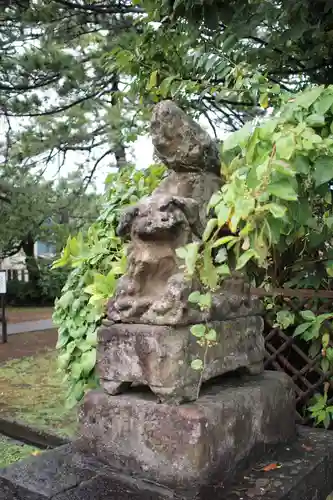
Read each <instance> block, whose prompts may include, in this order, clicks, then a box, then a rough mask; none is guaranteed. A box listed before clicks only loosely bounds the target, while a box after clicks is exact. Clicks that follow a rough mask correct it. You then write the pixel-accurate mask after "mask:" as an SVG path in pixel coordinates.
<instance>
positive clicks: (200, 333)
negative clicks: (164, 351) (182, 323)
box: [190, 324, 206, 338]
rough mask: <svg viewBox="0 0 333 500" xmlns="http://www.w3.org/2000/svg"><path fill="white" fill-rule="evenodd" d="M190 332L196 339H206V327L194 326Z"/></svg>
mask: <svg viewBox="0 0 333 500" xmlns="http://www.w3.org/2000/svg"><path fill="white" fill-rule="evenodd" d="M190 331H191V333H192V335H194V336H195V337H198V338H201V337H204V335H205V333H206V326H205V325H202V324H200V325H193V326H191V328H190Z"/></svg>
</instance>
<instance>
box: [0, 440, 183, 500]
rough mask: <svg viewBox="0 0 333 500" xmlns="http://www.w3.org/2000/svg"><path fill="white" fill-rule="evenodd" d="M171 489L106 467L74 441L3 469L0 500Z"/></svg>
mask: <svg viewBox="0 0 333 500" xmlns="http://www.w3.org/2000/svg"><path fill="white" fill-rule="evenodd" d="M170 498H174V497H173V495H172V494H171V496H170V492H169V491H168V490H165V489H163V488H160V487H158V486H155V485H153V484H149V483H146V482H145V481H142V480H140V479H134V478H132V477H130V476H125V475H123V474H121V473H119V472H118V471H112V470H110V469H107V468H106V467H105V466H103V464H100V463H98V462H97V461H96V460H94V459H93V458H91V457H89V456H84V455H80V454H79V453H77V451H76V449H75V447H74V446H73V445H68V446H62V447H59V448H57V449H54V450H52V451H49V452H46V453H43V454H41V455H39V456H37V457H31V458H29V459H26V460H21V461H20V462H17V463H15V464H13V465H11V466H10V467H7V468H5V469H0V500H168V499H170Z"/></svg>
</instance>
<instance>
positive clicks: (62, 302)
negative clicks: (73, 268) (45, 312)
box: [58, 290, 74, 309]
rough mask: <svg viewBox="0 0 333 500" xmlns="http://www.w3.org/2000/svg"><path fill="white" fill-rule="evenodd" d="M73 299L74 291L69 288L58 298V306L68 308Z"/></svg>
mask: <svg viewBox="0 0 333 500" xmlns="http://www.w3.org/2000/svg"><path fill="white" fill-rule="evenodd" d="M73 300H74V293H73V292H72V290H68V291H67V292H66V293H64V294H63V295H62V296H61V297H60V299H59V300H58V307H61V308H63V309H67V308H68V307H69V306H70V305H71V304H72V302H73Z"/></svg>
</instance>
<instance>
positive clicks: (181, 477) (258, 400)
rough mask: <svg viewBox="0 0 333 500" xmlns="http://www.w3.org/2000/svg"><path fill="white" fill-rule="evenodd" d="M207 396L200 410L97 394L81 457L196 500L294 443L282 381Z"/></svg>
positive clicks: (87, 415) (264, 379)
mask: <svg viewBox="0 0 333 500" xmlns="http://www.w3.org/2000/svg"><path fill="white" fill-rule="evenodd" d="M203 392H204V394H203V395H202V396H201V397H200V398H199V400H198V401H196V402H195V403H191V404H186V405H166V404H158V403H156V401H155V400H154V399H153V396H152V395H151V394H150V393H147V394H145V395H144V394H142V393H141V394H140V393H138V392H135V391H133V392H132V393H130V394H123V395H119V396H110V395H108V394H106V393H105V392H103V391H92V392H90V393H89V394H88V395H87V396H86V398H85V401H84V403H83V405H82V407H81V410H80V428H81V429H80V433H81V438H80V440H79V449H80V451H83V452H88V453H89V454H93V455H94V456H95V457H96V458H97V459H98V460H100V461H102V462H103V463H104V464H107V465H108V466H111V467H115V468H117V469H120V470H121V471H122V472H123V473H130V474H137V475H139V476H141V477H144V478H145V479H147V480H151V481H154V482H157V483H159V484H162V485H164V486H167V487H169V488H171V489H173V490H175V491H176V492H178V493H180V497H181V498H191V499H194V498H197V494H198V492H199V491H202V488H205V485H207V484H209V485H212V484H215V483H214V482H215V481H216V483H217V484H219V487H221V485H223V484H225V482H228V480H230V478H232V477H233V474H234V471H235V469H236V468H237V465H239V464H240V461H241V460H242V459H243V458H244V457H248V456H249V454H251V452H253V451H254V450H255V449H256V448H257V447H260V445H270V444H275V443H279V442H286V441H288V440H290V439H293V438H294V436H295V403H294V390H293V385H292V382H291V380H290V379H289V378H288V377H287V376H286V375H285V374H282V373H277V372H264V373H263V374H261V375H259V376H257V377H244V379H243V380H240V379H239V378H236V379H235V380H234V381H230V380H229V381H227V382H226V381H224V382H223V385H215V386H213V387H211V388H210V389H205V390H204V391H203ZM177 498H178V497H177ZM221 498H222V497H221Z"/></svg>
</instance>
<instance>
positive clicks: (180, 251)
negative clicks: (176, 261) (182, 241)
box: [176, 247, 187, 260]
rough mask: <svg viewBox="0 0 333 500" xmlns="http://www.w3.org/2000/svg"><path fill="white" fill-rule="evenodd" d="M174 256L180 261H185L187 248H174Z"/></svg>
mask: <svg viewBox="0 0 333 500" xmlns="http://www.w3.org/2000/svg"><path fill="white" fill-rule="evenodd" d="M176 255H177V257H179V258H180V259H182V260H185V259H186V257H187V248H186V247H180V248H176Z"/></svg>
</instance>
